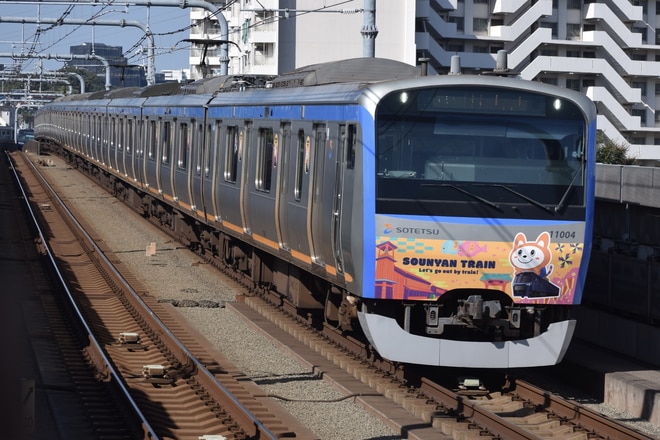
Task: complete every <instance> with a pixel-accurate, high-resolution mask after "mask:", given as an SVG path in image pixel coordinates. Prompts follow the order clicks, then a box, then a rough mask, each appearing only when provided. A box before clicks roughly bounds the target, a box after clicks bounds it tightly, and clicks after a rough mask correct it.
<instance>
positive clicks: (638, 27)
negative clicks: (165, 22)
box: [190, 0, 660, 165]
mask: <svg viewBox="0 0 660 440" xmlns="http://www.w3.org/2000/svg"><path fill="white" fill-rule="evenodd" d="M214 3H218V4H219V5H222V4H226V3H228V4H229V6H227V7H226V8H225V9H224V11H223V14H224V18H225V19H226V22H227V25H228V39H229V40H230V41H231V42H232V43H231V44H229V50H228V57H229V60H227V61H225V63H226V65H227V72H228V73H229V74H239V73H246V74H249V73H253V74H277V73H282V72H287V71H290V70H293V69H295V68H298V67H302V66H305V65H309V64H314V63H320V62H327V61H333V60H338V59H346V58H355V57H361V56H363V44H364V38H363V34H362V32H361V31H362V30H363V14H362V12H358V13H348V12H355V10H361V9H362V8H363V7H364V4H365V1H364V0H353V1H348V2H340V1H330V0H237V1H235V2H215V1H214ZM375 3H376V23H375V24H376V29H377V31H378V32H377V34H376V38H375V56H376V57H380V58H391V59H396V60H399V61H403V62H405V63H408V64H419V59H421V58H426V59H428V62H429V73H430V74H433V73H438V74H444V73H446V72H447V71H448V70H449V66H450V63H451V57H452V56H453V55H459V56H460V60H461V66H462V69H463V72H464V73H478V72H481V71H489V70H492V69H493V68H494V67H495V62H496V56H497V52H498V51H499V50H502V49H504V50H506V51H507V53H508V67H509V69H510V70H511V71H512V72H513V73H516V74H518V75H519V76H520V77H522V78H524V79H528V80H533V81H542V82H546V83H551V84H556V85H558V86H561V87H566V88H571V89H575V90H579V91H582V92H583V93H585V94H587V95H588V96H589V97H590V98H591V99H593V100H594V102H596V105H597V107H598V114H599V116H598V128H599V129H601V130H603V131H604V132H605V134H606V135H607V136H608V137H609V138H611V139H613V140H615V141H617V142H623V143H625V144H628V149H629V156H631V157H635V158H637V159H638V160H639V161H640V162H641V163H644V164H650V165H655V164H657V161H660V29H659V28H660V1H658V2H656V1H649V0H633V1H632V2H631V1H629V0H416V1H413V0H376V2H375ZM337 4H340V5H339V6H334V5H337ZM191 11H192V12H191V20H192V22H193V24H197V26H195V27H193V28H192V30H191V38H209V39H220V34H219V33H220V27H219V26H218V22H217V21H215V19H211V20H210V21H209V20H204V18H205V17H207V16H208V12H205V11H202V10H198V9H192V10H191ZM342 11H343V12H342ZM219 53H220V51H219V49H217V47H209V48H208V52H207V59H206V60H204V61H205V66H206V68H205V69H206V74H217V72H218V68H219V66H220V64H221V60H220V58H219ZM201 54H202V49H195V50H194V51H193V52H192V56H191V60H190V61H191V68H192V72H191V75H192V77H193V78H199V77H201V76H202V69H201V68H200V67H199V64H200V61H201ZM656 109H658V111H657V112H656Z"/></svg>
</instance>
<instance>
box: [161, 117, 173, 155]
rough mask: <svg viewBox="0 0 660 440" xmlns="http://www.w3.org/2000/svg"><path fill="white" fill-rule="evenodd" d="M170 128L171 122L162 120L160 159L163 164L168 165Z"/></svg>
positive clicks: (170, 144)
mask: <svg viewBox="0 0 660 440" xmlns="http://www.w3.org/2000/svg"><path fill="white" fill-rule="evenodd" d="M170 130H171V124H170V122H169V121H164V122H163V143H162V145H163V156H162V161H163V164H165V165H169V163H170V156H171V154H172V143H171V142H170V135H171V133H170Z"/></svg>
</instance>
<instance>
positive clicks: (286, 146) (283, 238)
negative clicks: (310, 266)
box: [275, 123, 291, 250]
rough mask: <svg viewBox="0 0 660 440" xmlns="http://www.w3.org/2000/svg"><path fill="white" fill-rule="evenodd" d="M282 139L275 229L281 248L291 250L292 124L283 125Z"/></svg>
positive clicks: (276, 190)
mask: <svg viewBox="0 0 660 440" xmlns="http://www.w3.org/2000/svg"><path fill="white" fill-rule="evenodd" d="M280 133H281V139H280V142H279V146H278V149H279V152H280V153H279V154H280V157H281V159H280V163H279V171H278V179H277V188H276V189H275V211H276V212H275V227H276V229H277V240H278V241H279V245H280V248H282V249H287V250H288V249H289V230H288V228H287V223H288V216H287V204H288V203H289V198H288V195H289V193H288V183H289V173H290V171H289V157H290V155H291V152H290V151H289V150H290V149H291V124H290V123H285V124H282V127H281V129H280Z"/></svg>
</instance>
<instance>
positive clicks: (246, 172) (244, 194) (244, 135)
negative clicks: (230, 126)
mask: <svg viewBox="0 0 660 440" xmlns="http://www.w3.org/2000/svg"><path fill="white" fill-rule="evenodd" d="M251 141H252V122H249V121H246V122H245V125H244V127H243V131H242V132H241V133H240V134H239V140H238V145H239V147H238V149H239V151H240V150H242V154H241V153H240V152H239V157H240V156H242V157H243V161H242V164H241V166H240V167H239V170H238V171H239V173H240V174H239V176H238V182H240V186H241V189H240V196H239V200H240V201H239V204H240V212H241V223H242V225H243V232H245V233H246V234H252V227H251V223H250V211H249V209H248V206H247V199H248V195H249V190H250V169H251V167H250V164H251V161H252V154H251V151H250V148H251ZM252 169H254V168H252Z"/></svg>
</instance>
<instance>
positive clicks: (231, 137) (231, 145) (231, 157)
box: [225, 125, 239, 183]
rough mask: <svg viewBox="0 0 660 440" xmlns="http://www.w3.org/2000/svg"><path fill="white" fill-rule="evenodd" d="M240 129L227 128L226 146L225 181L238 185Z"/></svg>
mask: <svg viewBox="0 0 660 440" xmlns="http://www.w3.org/2000/svg"><path fill="white" fill-rule="evenodd" d="M238 140H239V139H238V127H237V126H235V125H234V126H231V127H227V143H226V144H225V146H226V150H225V181H227V182H231V183H236V173H237V171H238Z"/></svg>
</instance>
